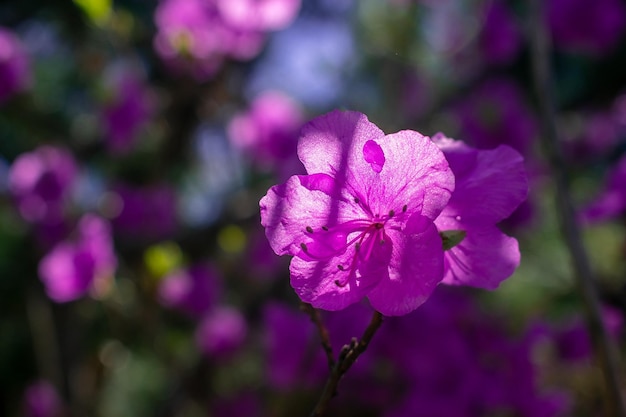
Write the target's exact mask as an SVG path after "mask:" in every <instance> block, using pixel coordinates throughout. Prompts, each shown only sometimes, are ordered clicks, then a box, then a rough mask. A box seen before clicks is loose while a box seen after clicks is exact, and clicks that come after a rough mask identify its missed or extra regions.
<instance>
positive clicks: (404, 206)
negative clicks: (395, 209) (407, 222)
mask: <svg viewBox="0 0 626 417" xmlns="http://www.w3.org/2000/svg"><path fill="white" fill-rule="evenodd" d="M408 208H409V207H408V206H407V205H406V204H405V205H403V206H402V212H403V213H406V210H407V209H408Z"/></svg>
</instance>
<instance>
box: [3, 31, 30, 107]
mask: <svg viewBox="0 0 626 417" xmlns="http://www.w3.org/2000/svg"><path fill="white" fill-rule="evenodd" d="M30 82H31V73H30V62H29V59H28V57H27V55H26V52H25V51H24V46H23V45H22V43H21V42H20V40H19V39H18V38H17V36H15V35H14V34H13V32H11V31H9V30H7V29H5V28H2V27H0V103H3V102H4V101H6V100H8V99H9V98H10V97H11V96H13V95H14V94H16V93H18V92H20V91H23V90H25V89H26V88H28V87H29V85H30Z"/></svg>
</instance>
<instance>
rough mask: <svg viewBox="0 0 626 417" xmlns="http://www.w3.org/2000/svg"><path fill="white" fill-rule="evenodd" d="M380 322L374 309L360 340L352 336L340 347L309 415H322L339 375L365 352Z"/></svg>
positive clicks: (336, 385)
mask: <svg viewBox="0 0 626 417" xmlns="http://www.w3.org/2000/svg"><path fill="white" fill-rule="evenodd" d="M382 322H383V315H382V314H381V313H379V312H378V311H374V314H373V315H372V319H371V320H370V324H369V325H368V326H367V328H366V329H365V332H364V333H363V336H362V337H361V340H357V339H356V338H353V339H352V341H351V342H350V344H349V345H345V346H344V347H343V348H341V352H339V358H338V359H337V362H336V363H335V364H334V366H333V367H332V369H331V373H330V375H329V377H328V380H327V381H326V385H325V386H324V390H323V391H322V395H321V396H320V399H319V401H318V402H317V405H316V406H315V408H314V409H313V411H312V412H311V414H310V417H320V416H322V415H324V413H325V412H326V408H328V404H329V403H330V400H331V399H332V398H333V397H334V396H335V395H337V387H338V386H339V381H340V380H341V377H342V376H343V375H344V374H345V373H346V372H348V370H349V369H350V367H351V366H352V364H354V362H356V360H357V358H358V357H359V356H360V355H361V354H362V353H363V352H365V350H366V349H367V346H368V345H369V344H370V342H371V340H372V338H373V337H374V334H376V331H377V330H378V328H379V327H380V325H381V324H382Z"/></svg>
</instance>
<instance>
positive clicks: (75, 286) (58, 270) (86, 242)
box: [39, 214, 117, 303]
mask: <svg viewBox="0 0 626 417" xmlns="http://www.w3.org/2000/svg"><path fill="white" fill-rule="evenodd" d="M76 234H77V236H76V238H75V239H74V240H72V241H70V240H68V241H63V242H61V243H59V244H57V245H56V246H55V247H54V248H52V250H51V251H50V252H49V253H48V254H47V255H46V256H45V257H44V258H43V259H42V260H41V262H40V263H39V276H40V278H41V280H42V281H43V283H44V285H45V287H46V292H47V293H48V296H49V297H50V298H51V299H53V300H54V301H56V302H59V303H63V302H67V301H72V300H75V299H77V298H79V297H81V296H83V295H84V294H86V293H87V292H88V291H89V290H90V289H92V288H93V287H94V285H95V284H96V281H97V280H106V279H109V278H111V275H112V274H113V272H114V271H115V267H116V264H117V258H116V256H115V252H114V249H113V242H112V240H111V232H110V227H109V225H108V223H107V222H106V221H104V220H103V219H102V218H100V217H98V216H94V215H91V214H87V215H85V216H83V217H82V218H81V219H80V221H79V223H78V227H77V231H76Z"/></svg>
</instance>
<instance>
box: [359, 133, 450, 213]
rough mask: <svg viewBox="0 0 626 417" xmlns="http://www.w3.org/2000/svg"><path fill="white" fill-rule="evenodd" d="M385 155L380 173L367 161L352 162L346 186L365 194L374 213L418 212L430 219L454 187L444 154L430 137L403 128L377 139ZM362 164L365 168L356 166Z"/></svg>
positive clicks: (439, 209)
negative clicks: (390, 211) (352, 166)
mask: <svg viewBox="0 0 626 417" xmlns="http://www.w3.org/2000/svg"><path fill="white" fill-rule="evenodd" d="M374 142H376V143H377V144H378V145H379V146H380V148H381V151H382V154H384V166H382V167H381V170H380V172H379V173H377V172H375V171H374V170H372V168H371V167H370V166H369V164H367V161H365V160H364V161H363V162H365V164H363V163H361V165H359V164H355V165H354V167H355V169H352V170H351V171H350V172H349V174H350V175H349V176H348V178H347V181H348V184H347V185H348V186H349V187H351V188H353V189H355V190H358V192H359V193H360V194H361V195H364V196H367V202H368V206H369V208H370V210H371V211H372V213H373V214H385V213H387V212H388V211H389V210H394V211H396V212H400V210H402V209H403V207H404V206H406V210H407V212H408V213H416V212H417V213H420V214H422V215H423V216H426V217H428V218H429V219H431V220H433V219H434V218H436V217H437V215H438V214H439V213H440V212H441V210H442V209H443V208H444V207H445V205H446V203H447V202H448V200H449V199H450V195H451V193H452V191H453V190H454V175H453V174H452V171H451V170H450V167H449V165H448V161H447V160H446V158H445V156H444V155H443V153H442V152H441V151H440V150H439V149H438V148H437V146H436V145H435V144H433V143H432V141H431V140H430V138H428V137H426V136H423V135H421V134H419V133H418V132H414V131H410V130H403V131H400V132H397V133H393V134H390V135H387V136H385V137H384V138H380V139H376V140H375V141H374ZM362 165H365V166H366V168H359V167H360V166H362Z"/></svg>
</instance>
